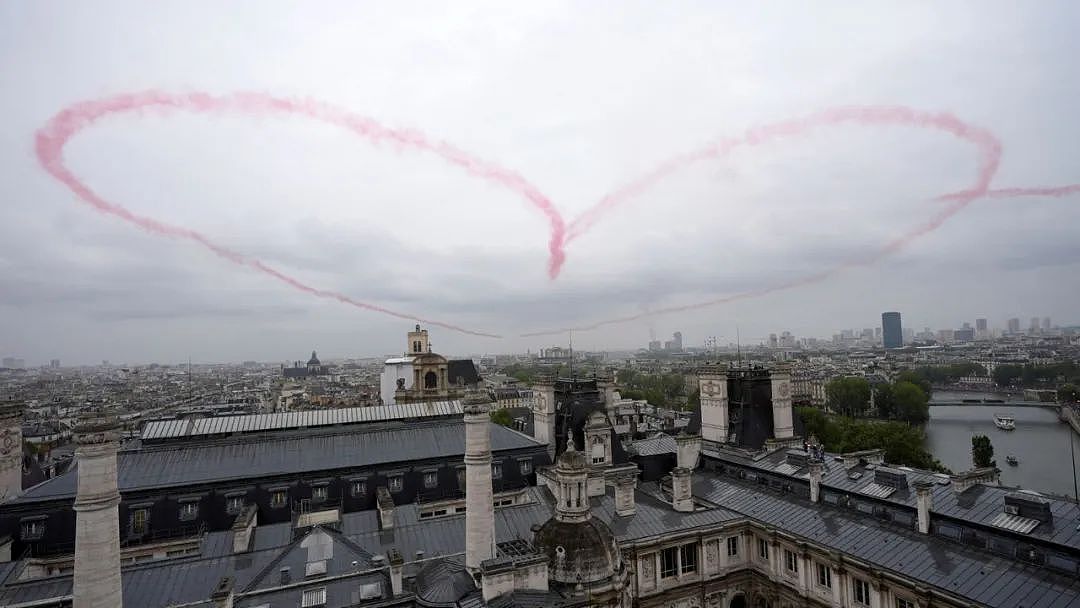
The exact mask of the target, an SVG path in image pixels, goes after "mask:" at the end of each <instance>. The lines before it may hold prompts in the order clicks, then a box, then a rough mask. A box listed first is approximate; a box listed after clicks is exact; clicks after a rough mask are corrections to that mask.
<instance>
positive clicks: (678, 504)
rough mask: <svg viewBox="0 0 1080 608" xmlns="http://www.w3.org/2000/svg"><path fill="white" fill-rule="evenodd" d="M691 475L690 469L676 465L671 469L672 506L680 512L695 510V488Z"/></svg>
mask: <svg viewBox="0 0 1080 608" xmlns="http://www.w3.org/2000/svg"><path fill="white" fill-rule="evenodd" d="M690 477H691V472H690V469H687V468H684V467H675V468H674V469H672V470H671V506H672V507H674V508H675V510H676V511H678V512H680V513H693V511H694V490H693V488H692V487H691V485H690Z"/></svg>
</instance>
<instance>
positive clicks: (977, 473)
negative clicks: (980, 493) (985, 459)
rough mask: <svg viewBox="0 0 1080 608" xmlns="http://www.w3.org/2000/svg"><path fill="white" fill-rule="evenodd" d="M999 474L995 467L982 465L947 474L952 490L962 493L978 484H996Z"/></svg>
mask: <svg viewBox="0 0 1080 608" xmlns="http://www.w3.org/2000/svg"><path fill="white" fill-rule="evenodd" d="M999 475H1000V472H999V471H998V470H997V468H996V467H983V468H981V469H972V470H970V471H964V472H962V473H957V474H956V475H949V481H950V482H951V484H952V489H953V492H956V493H957V494H963V493H964V491H965V490H967V489H968V488H970V487H972V486H975V485H978V484H985V485H997V483H998V476H999Z"/></svg>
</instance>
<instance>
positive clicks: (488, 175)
mask: <svg viewBox="0 0 1080 608" xmlns="http://www.w3.org/2000/svg"><path fill="white" fill-rule="evenodd" d="M149 108H157V109H163V110H186V111H190V112H196V113H222V112H232V111H236V112H241V113H246V114H268V113H277V114H299V115H303V116H307V117H310V118H313V119H315V120H319V121H322V122H325V123H329V124H331V125H334V126H338V127H341V128H344V129H346V130H348V131H350V132H352V133H354V134H356V135H358V136H360V137H362V138H364V139H366V140H368V141H370V142H372V143H375V144H378V143H379V142H382V141H387V142H390V143H393V144H396V145H400V146H402V147H406V148H412V149H415V150H420V151H425V152H430V153H433V154H435V155H437V156H438V157H440V158H442V159H443V160H445V161H447V162H449V163H451V164H453V165H455V166H457V167H460V168H461V169H464V170H465V171H466V172H467V173H469V174H471V175H474V176H477V177H480V178H481V179H485V180H487V181H490V182H493V183H496V184H498V185H500V186H503V187H505V188H508V189H509V190H510V191H512V192H514V193H515V194H518V195H521V196H523V197H524V198H525V199H526V200H528V201H529V202H530V203H531V204H532V205H533V206H535V207H536V208H537V209H539V210H540V212H541V213H543V214H544V216H545V217H547V219H548V221H549V223H550V226H551V238H550V240H549V250H550V260H549V273H550V275H551V277H552V278H554V277H555V276H557V275H558V270H559V267H560V266H561V265H562V263H563V260H564V255H563V250H562V242H563V233H564V226H563V219H562V216H561V215H560V214H559V212H558V210H556V209H555V207H554V205H552V203H551V201H550V200H548V198H547V197H546V196H544V195H543V194H542V193H541V192H540V191H539V189H537V188H536V187H535V186H533V185H532V184H530V183H529V182H527V181H526V180H525V179H524V178H523V177H521V176H520V175H518V174H517V173H514V172H513V171H510V170H508V169H505V168H503V167H500V166H498V165H496V164H494V163H491V162H488V161H484V160H481V159H479V158H477V157H475V156H472V155H470V154H469V153H467V152H464V151H463V150H460V149H458V148H456V147H454V146H452V145H450V144H448V143H446V142H434V141H431V140H430V139H428V138H427V137H426V136H425V135H423V134H422V133H418V132H416V131H404V130H395V129H390V128H387V127H384V126H382V125H380V124H379V123H378V122H376V121H374V120H372V119H370V118H366V117H363V116H359V115H357V114H353V113H350V112H348V111H345V110H342V109H340V108H335V107H333V106H330V105H327V104H325V103H321V102H317V101H313V100H295V99H285V98H278V97H271V96H269V95H264V94H261V93H237V94H233V95H228V96H222V97H217V96H213V95H208V94H205V93H190V94H186V95H183V94H169V93H162V92H158V91H147V92H142V93H134V94H125V95H118V96H116V97H111V98H107V99H102V100H97V101H86V102H82V103H78V104H75V105H73V106H71V107H68V108H66V109H64V110H63V111H61V112H60V113H59V114H57V115H56V116H54V117H53V118H52V119H51V120H50V121H49V122H48V123H47V124H46V125H45V126H44V127H43V128H42V129H40V130H39V131H38V133H37V141H36V148H37V156H38V160H39V161H40V162H41V164H42V166H43V167H45V169H46V170H47V171H48V172H49V173H50V174H52V175H53V176H54V177H55V178H56V179H58V180H60V182H62V183H63V184H65V185H66V186H67V187H68V188H70V189H71V190H72V192H74V193H75V194H76V195H78V196H79V198H81V199H82V200H83V201H85V202H86V203H88V204H90V205H91V206H92V207H93V208H94V209H96V210H98V211H100V212H103V213H107V214H110V215H113V216H116V217H118V218H120V219H122V220H124V221H127V222H130V223H132V224H134V225H136V226H138V227H140V228H142V229H144V230H147V231H150V232H153V233H156V234H160V235H163V236H171V237H176V238H184V239H188V240H191V241H195V242H197V243H199V244H201V245H203V246H204V247H206V248H207V249H209V250H210V251H212V252H213V253H214V254H215V255H218V256H220V257H222V258H224V259H226V260H229V261H230V262H233V263H235V264H240V265H244V266H248V267H250V268H254V269H256V270H259V271H260V272H263V273H265V274H267V275H269V276H271V277H274V278H275V279H278V280H279V281H282V282H284V283H285V284H287V285H289V286H290V287H292V288H294V289H298V290H300V291H303V292H305V293H308V294H311V295H314V296H317V297H321V298H330V299H335V300H338V301H340V302H344V303H346V304H350V305H352V306H356V307H358V308H363V309H366V310H371V311H375V312H380V313H383V314H388V315H391V316H394V317H398V318H402V319H409V320H418V321H422V322H424V323H428V324H430V325H435V326H438V327H443V328H445V329H450V330H454V331H459V332H462V333H466V334H471V335H477V336H485V337H499V336H497V335H496V334H489V333H484V332H479V331H474V330H471V329H466V328H463V327H459V326H456V325H452V324H449V323H444V322H441V321H437V320H434V319H423V318H420V317H418V316H416V315H412V314H407V313H403V312H398V311H394V310H390V309H388V308H384V307H382V306H377V305H375V304H370V303H366V302H361V301H359V300H355V299H353V298H351V297H349V296H347V295H345V294H341V293H337V292H334V291H329V290H323V289H317V288H315V287H311V286H309V285H307V284H305V283H303V282H301V281H300V280H298V279H296V278H294V277H291V276H289V275H287V274H285V273H283V272H281V271H278V270H275V269H273V268H271V267H269V266H267V265H266V264H264V263H263V262H261V261H259V260H257V259H254V258H250V257H247V256H245V255H243V254H241V253H238V252H236V251H233V250H231V249H229V248H227V247H224V246H222V245H218V244H217V243H215V242H213V241H212V240H211V239H210V238H209V237H207V236H205V235H203V234H202V233H199V232H197V231H195V230H191V229H188V228H183V227H179V226H174V225H171V224H168V223H165V222H162V221H159V220H156V219H153V218H150V217H147V216H143V215H138V214H136V213H133V212H132V211H130V210H128V209H127V208H125V207H123V206H121V205H117V204H114V203H110V202H108V201H106V200H105V199H104V198H102V197H100V196H99V195H98V194H97V193H95V192H94V191H93V190H91V189H90V188H89V187H88V186H87V185H86V184H84V183H83V182H82V181H81V180H79V179H78V178H77V177H75V175H74V174H72V172H71V171H70V170H69V169H68V168H67V166H66V165H65V164H64V157H63V152H64V146H65V145H66V144H67V143H68V142H69V141H70V140H71V139H72V138H73V137H74V136H75V135H77V134H78V133H79V132H81V131H82V130H83V129H85V128H86V127H89V126H90V125H92V124H94V123H95V122H97V121H98V120H100V119H102V118H104V117H107V116H111V115H116V114H126V113H131V112H137V111H140V110H145V109H149Z"/></svg>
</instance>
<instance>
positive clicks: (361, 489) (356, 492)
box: [349, 479, 367, 496]
mask: <svg viewBox="0 0 1080 608" xmlns="http://www.w3.org/2000/svg"><path fill="white" fill-rule="evenodd" d="M349 493H350V494H352V495H353V496H363V495H364V494H367V481H365V480H363V479H354V480H352V481H351V482H350V483H349Z"/></svg>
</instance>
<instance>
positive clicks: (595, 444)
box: [592, 437, 607, 464]
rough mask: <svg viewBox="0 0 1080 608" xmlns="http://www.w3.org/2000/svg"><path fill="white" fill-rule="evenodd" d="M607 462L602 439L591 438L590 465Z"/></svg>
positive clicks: (605, 447) (605, 448) (605, 449)
mask: <svg viewBox="0 0 1080 608" xmlns="http://www.w3.org/2000/svg"><path fill="white" fill-rule="evenodd" d="M605 460H607V445H606V444H605V443H604V438H603V437H593V439H592V463H593V464H602V463H603V462H604V461H605Z"/></svg>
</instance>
